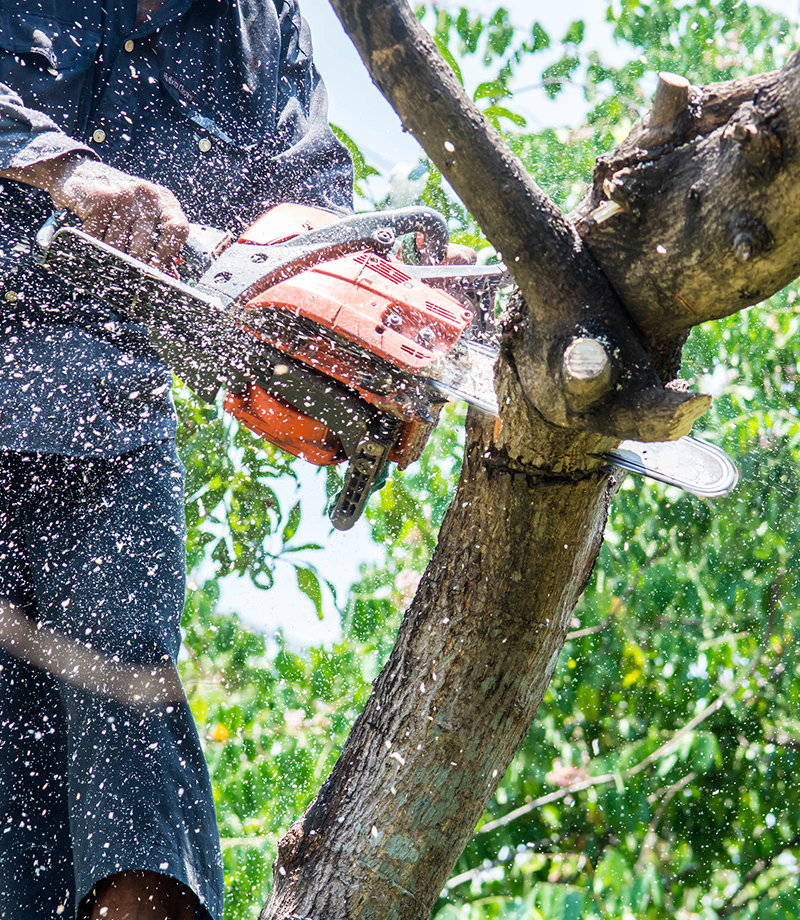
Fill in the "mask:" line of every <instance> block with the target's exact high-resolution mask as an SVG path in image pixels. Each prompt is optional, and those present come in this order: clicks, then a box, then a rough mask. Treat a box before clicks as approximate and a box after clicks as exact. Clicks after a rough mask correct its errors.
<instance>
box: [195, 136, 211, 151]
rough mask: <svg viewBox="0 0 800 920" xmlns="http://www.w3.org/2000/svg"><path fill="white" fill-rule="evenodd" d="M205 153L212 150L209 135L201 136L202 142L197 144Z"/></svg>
mask: <svg viewBox="0 0 800 920" xmlns="http://www.w3.org/2000/svg"><path fill="white" fill-rule="evenodd" d="M197 146H198V147H199V148H200V150H201V151H202V152H203V153H208V151H209V150H211V141H210V140H209V139H208V138H207V137H201V138H200V143H199V144H198V145H197Z"/></svg>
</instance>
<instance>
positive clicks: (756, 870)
mask: <svg viewBox="0 0 800 920" xmlns="http://www.w3.org/2000/svg"><path fill="white" fill-rule="evenodd" d="M798 845H800V833H797V834H795V835H794V837H792V839H791V840H787V841H786V843H782V844H781V845H780V846H779V847H777V848H776V849H774V850H773V851H772V852H771V853H770V854H769V855H768V856H765V857H764V858H763V859H759V860H758V862H757V863H755V864H754V865H753V866H751V868H750V869H749V870H748V871H747V872H746V873H745V875H744V877H743V878H742V881H741V882H740V883H739V887H738V888H737V889H736V891H734V892H733V894H732V895H731V896H730V897H729V898H726V899H725V901H724V903H723V905H722V907H720V908H719V910H717V911H716V913H717V916H718V917H729V916H730V915H731V914H735V913H736V911H737V910H742V908H743V907H744V906H745V904H746V902H747V900H749V899H746V900H745V901H744V902H743V903H741V904H737V903H736V899H737V898H738V897H739V895H740V894H741V893H742V892H743V891H744V890H745V888H747V886H748V885H750V884H751V883H752V882H754V881H755V880H756V879H757V878H758V877H759V875H762V874H763V873H764V872H766V871H767V869H769V867H770V866H771V865H772V863H773V862H774V861H775V860H776V859H777V858H778V857H779V856H780V855H781V853H785V852H786V850H790V849H792V847H796V846H798ZM792 875H794V873H792Z"/></svg>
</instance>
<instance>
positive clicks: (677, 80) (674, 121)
mask: <svg viewBox="0 0 800 920" xmlns="http://www.w3.org/2000/svg"><path fill="white" fill-rule="evenodd" d="M690 88H691V84H690V83H689V81H688V80H687V79H686V77H682V76H680V75H678V74H674V73H667V72H662V73H660V74H659V75H658V84H657V85H656V92H655V96H654V97H653V106H652V108H651V109H650V117H649V119H648V125H647V128H648V144H649V145H650V146H657V145H658V144H663V143H666V142H667V141H668V140H669V139H670V138H671V137H672V136H673V135H675V134H677V133H678V132H679V131H680V129H681V122H682V121H683V116H684V115H685V114H686V112H687V109H688V107H689V89H690Z"/></svg>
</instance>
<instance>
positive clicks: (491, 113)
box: [483, 105, 528, 128]
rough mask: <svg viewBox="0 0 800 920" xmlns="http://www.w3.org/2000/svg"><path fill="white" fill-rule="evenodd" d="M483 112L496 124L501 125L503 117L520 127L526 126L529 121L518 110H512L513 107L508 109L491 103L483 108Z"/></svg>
mask: <svg viewBox="0 0 800 920" xmlns="http://www.w3.org/2000/svg"><path fill="white" fill-rule="evenodd" d="M483 114H484V115H485V116H486V117H487V118H488V119H489V121H491V122H493V123H494V124H495V125H496V126H498V125H499V123H500V119H501V118H507V119H508V120H509V121H511V122H513V123H514V124H515V125H516V126H517V127H518V128H524V127H525V125H527V123H528V122H527V121H526V120H525V118H524V116H522V115H520V114H519V113H518V112H512V111H511V109H507V108H505V106H502V105H490V106H488V108H486V109H484V110H483Z"/></svg>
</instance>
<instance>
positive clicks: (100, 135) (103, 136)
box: [92, 128, 106, 144]
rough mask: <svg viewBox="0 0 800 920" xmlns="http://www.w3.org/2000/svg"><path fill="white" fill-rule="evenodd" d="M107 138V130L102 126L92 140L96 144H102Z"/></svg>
mask: <svg viewBox="0 0 800 920" xmlns="http://www.w3.org/2000/svg"><path fill="white" fill-rule="evenodd" d="M105 139H106V132H105V131H104V130H103V129H102V128H98V129H97V130H96V131H95V132H94V134H93V135H92V140H93V141H94V142H95V144H102V143H103V141H104V140H105Z"/></svg>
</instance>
